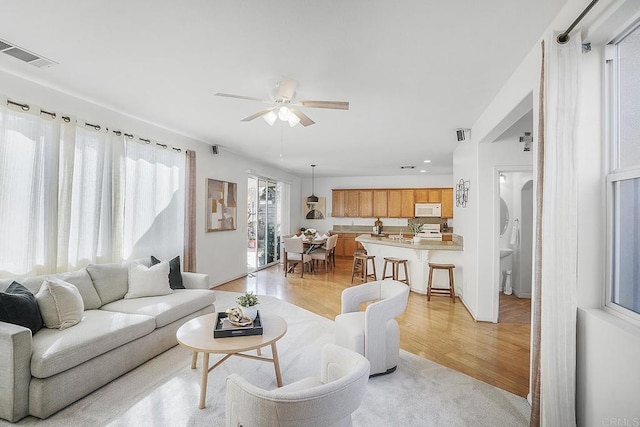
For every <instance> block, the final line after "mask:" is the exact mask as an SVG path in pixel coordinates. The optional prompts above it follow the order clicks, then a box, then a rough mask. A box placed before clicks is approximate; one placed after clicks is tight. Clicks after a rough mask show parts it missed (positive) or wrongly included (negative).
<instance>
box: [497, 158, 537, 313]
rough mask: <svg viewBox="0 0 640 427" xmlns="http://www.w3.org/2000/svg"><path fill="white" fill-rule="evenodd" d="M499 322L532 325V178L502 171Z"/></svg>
mask: <svg viewBox="0 0 640 427" xmlns="http://www.w3.org/2000/svg"><path fill="white" fill-rule="evenodd" d="M499 181H500V225H499V232H500V237H499V249H500V258H499V264H500V269H499V271H500V274H499V276H498V277H499V278H500V283H499V286H498V288H499V292H500V298H499V301H500V303H499V304H500V309H499V313H498V322H501V323H503V322H506V323H525V324H529V323H530V322H531V314H530V313H531V283H532V254H533V202H534V201H533V174H532V173H531V172H530V171H501V172H499Z"/></svg>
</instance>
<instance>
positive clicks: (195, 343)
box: [176, 312, 287, 409]
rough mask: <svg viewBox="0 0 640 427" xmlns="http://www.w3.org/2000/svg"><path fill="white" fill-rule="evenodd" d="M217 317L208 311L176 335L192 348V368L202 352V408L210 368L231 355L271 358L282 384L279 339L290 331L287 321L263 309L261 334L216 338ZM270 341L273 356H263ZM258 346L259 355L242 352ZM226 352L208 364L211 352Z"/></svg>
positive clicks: (181, 343)
mask: <svg viewBox="0 0 640 427" xmlns="http://www.w3.org/2000/svg"><path fill="white" fill-rule="evenodd" d="M216 319H217V313H212V314H205V315H204V316H200V317H196V318H195V319H191V320H189V321H188V322H187V323H185V324H184V325H182V326H180V328H179V329H178V332H176V337H177V338H178V343H179V344H180V345H182V346H183V347H186V348H188V349H189V350H192V351H193V357H192V359H191V369H195V368H196V363H197V360H198V353H202V381H201V385H200V404H199V405H198V407H199V408H200V409H203V408H204V406H205V399H206V397H207V378H208V375H209V372H211V371H212V370H214V369H215V368H217V367H218V366H219V365H220V364H221V363H222V362H224V361H225V360H227V359H228V358H229V357H231V356H240V357H246V358H248V359H254V360H261V361H263V362H272V363H273V366H274V368H275V371H276V382H277V384H278V387H282V376H281V375H280V362H279V361H278V349H277V348H276V341H278V340H279V339H280V338H282V337H283V336H284V334H285V333H286V332H287V322H285V320H284V319H283V318H282V317H280V316H277V315H275V314H267V313H262V312H260V319H261V320H262V329H263V334H262V335H251V336H246V337H229V338H214V337H213V328H214V326H215V323H216ZM268 345H271V354H272V356H273V358H272V359H269V358H267V357H263V356H261V353H260V349H261V348H262V347H266V346H268ZM250 350H257V355H256V356H254V355H251V354H244V353H242V352H245V351H250ZM211 353H216V354H224V355H225V356H224V357H223V358H222V359H220V360H218V361H217V362H216V363H215V364H214V365H213V366H211V367H209V354H211Z"/></svg>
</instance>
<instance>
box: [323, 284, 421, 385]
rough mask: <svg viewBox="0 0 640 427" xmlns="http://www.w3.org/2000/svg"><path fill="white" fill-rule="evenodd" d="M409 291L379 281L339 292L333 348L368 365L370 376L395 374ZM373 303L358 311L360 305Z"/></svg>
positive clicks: (402, 285) (405, 288)
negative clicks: (345, 350)
mask: <svg viewBox="0 0 640 427" xmlns="http://www.w3.org/2000/svg"><path fill="white" fill-rule="evenodd" d="M408 298H409V287H408V286H407V285H405V284H404V283H401V282H398V281H396V280H379V281H375V282H368V283H363V284H362V285H358V286H352V287H350V288H347V289H345V290H344V291H342V314H339V315H338V316H336V320H335V327H336V344H337V345H339V346H341V347H345V348H348V349H350V350H353V351H355V352H357V353H359V354H362V355H363V356H364V357H366V358H367V359H369V362H371V375H372V376H373V375H382V374H388V373H391V372H393V371H395V369H396V367H397V366H398V361H399V360H400V327H399V326H398V322H396V320H395V317H397V316H399V315H400V314H402V313H403V312H404V310H405V309H406V307H407V300H408ZM368 301H375V302H373V303H371V304H369V305H368V306H367V308H366V309H365V311H360V304H362V303H363V302H368Z"/></svg>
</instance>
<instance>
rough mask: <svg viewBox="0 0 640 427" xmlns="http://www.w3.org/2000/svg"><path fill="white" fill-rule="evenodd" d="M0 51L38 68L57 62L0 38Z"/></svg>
mask: <svg viewBox="0 0 640 427" xmlns="http://www.w3.org/2000/svg"><path fill="white" fill-rule="evenodd" d="M0 52H2V53H6V54H7V55H9V56H13V57H14V58H16V59H19V60H21V61H24V62H26V63H27V64H31V65H33V66H34V67H38V68H43V67H50V66H51V65H55V64H57V62H54V61H52V60H50V59H47V58H45V57H43V56H39V55H36V54H35V53H32V52H29V51H28V50H25V49H22V48H21V47H18V46H15V45H13V44H11V43H9V42H8V41H6V40H0Z"/></svg>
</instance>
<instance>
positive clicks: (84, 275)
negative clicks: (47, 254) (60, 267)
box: [47, 268, 102, 310]
mask: <svg viewBox="0 0 640 427" xmlns="http://www.w3.org/2000/svg"><path fill="white" fill-rule="evenodd" d="M47 277H53V278H56V279H60V280H64V281H65V282H67V283H71V284H72V285H74V286H75V287H76V288H78V291H79V292H80V295H81V296H82V302H83V303H84V309H85V310H94V309H96V308H100V306H101V305H102V301H100V296H98V292H97V291H96V288H95V287H94V286H93V281H92V280H91V276H89V273H88V272H87V269H86V268H82V269H80V270H77V271H70V272H68V273H59V274H51V275H49V276H47Z"/></svg>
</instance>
